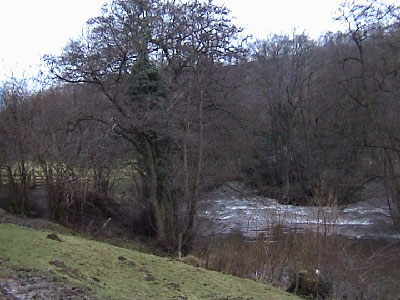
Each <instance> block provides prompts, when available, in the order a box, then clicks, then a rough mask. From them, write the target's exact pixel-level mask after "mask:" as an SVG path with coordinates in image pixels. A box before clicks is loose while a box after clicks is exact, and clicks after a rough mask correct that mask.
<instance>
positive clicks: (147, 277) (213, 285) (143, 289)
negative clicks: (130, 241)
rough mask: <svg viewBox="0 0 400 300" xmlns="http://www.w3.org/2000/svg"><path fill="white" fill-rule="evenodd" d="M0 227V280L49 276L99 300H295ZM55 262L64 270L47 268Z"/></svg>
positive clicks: (253, 285)
mask: <svg viewBox="0 0 400 300" xmlns="http://www.w3.org/2000/svg"><path fill="white" fill-rule="evenodd" d="M48 234H49V232H46V231H39V230H33V229H28V228H23V227H19V226H16V225H11V224H0V262H1V263H0V276H3V277H5V276H7V273H8V272H11V271H12V270H13V268H14V267H16V266H18V267H19V266H24V267H27V268H31V269H33V270H35V271H39V272H43V271H44V272H53V273H54V274H56V278H57V279H58V280H60V281H67V282H69V283H70V284H74V285H80V286H84V287H86V288H90V290H91V291H92V292H93V293H94V294H95V295H96V296H97V297H98V298H99V299H121V300H122V299H271V300H275V299H282V300H283V299H298V298H296V297H294V296H292V295H289V294H287V293H285V292H282V291H280V290H277V289H275V288H273V287H271V286H268V285H264V284H262V283H258V282H255V281H251V280H246V279H240V278H237V277H233V276H228V275H223V274H220V273H217V272H212V271H208V270H205V269H202V268H195V267H192V266H189V265H186V264H184V263H181V262H177V261H174V260H171V259H168V258H161V257H158V256H154V255H149V254H144V253H140V252H137V251H132V250H128V249H123V248H119V247H115V246H112V245H109V244H104V243H100V242H96V241H91V240H87V239H84V238H81V237H77V236H70V235H62V234H58V236H59V237H60V238H61V239H62V242H57V241H54V240H51V239H48V238H47V235H48ZM56 260H57V261H60V262H62V263H63V265H64V266H65V267H61V268H60V267H57V266H55V265H53V264H49V262H50V261H56Z"/></svg>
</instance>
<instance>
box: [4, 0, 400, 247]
mask: <svg viewBox="0 0 400 300" xmlns="http://www.w3.org/2000/svg"><path fill="white" fill-rule="evenodd" d="M337 21H338V22H342V23H344V24H346V28H347V30H346V31H345V32H328V33H325V34H324V35H322V36H321V37H320V38H319V39H318V40H313V39H311V38H309V37H308V36H307V34H306V33H297V32H293V34H292V35H290V36H289V35H273V36H268V37H266V38H265V39H264V40H257V41H254V39H252V38H251V37H248V36H245V35H244V34H243V30H242V29H241V28H239V27H237V26H236V25H235V24H234V22H233V21H232V17H231V15H230V12H229V11H228V10H227V9H226V8H225V7H221V6H218V5H216V4H214V3H213V2H212V1H208V2H201V1H187V2H185V3H181V2H180V1H156V0H146V1H142V0H129V1H126V0H114V1H112V3H110V4H108V5H105V6H104V7H103V10H102V13H101V15H100V16H98V17H95V18H92V19H90V20H88V22H87V28H86V32H85V33H84V34H83V35H82V36H81V37H80V38H77V39H75V40H71V41H70V42H69V43H68V44H67V45H65V47H64V50H63V52H62V54H61V55H59V56H53V55H47V56H45V57H44V58H43V60H44V62H45V64H46V66H47V68H48V70H49V74H50V75H49V76H46V78H38V80H41V87H40V88H39V89H31V88H30V87H29V85H27V84H26V83H25V82H24V80H9V81H7V82H5V83H4V84H3V89H2V95H1V99H2V108H1V110H0V164H1V180H0V181H1V183H0V184H1V199H2V200H1V206H2V207H3V208H4V209H6V210H8V211H11V212H14V213H17V214H21V215H29V213H30V211H31V209H32V204H31V203H30V198H29V193H30V191H31V190H32V189H35V187H36V186H37V185H40V186H44V187H45V190H46V194H47V197H46V199H47V200H46V201H47V202H46V204H45V206H46V207H47V211H48V217H49V218H50V219H52V220H54V221H58V222H60V223H68V222H74V219H73V216H71V215H69V211H79V212H80V213H81V214H86V213H87V214H97V215H102V216H104V215H107V209H109V207H110V206H113V205H114V202H116V201H117V202H118V201H119V202H121V201H123V202H124V203H129V205H130V207H133V209H131V210H129V211H131V214H130V215H129V216H128V217H129V222H128V225H127V226H128V227H129V230H131V231H132V232H134V233H136V234H138V235H144V236H150V237H152V238H154V240H155V241H156V242H157V244H158V245H159V246H160V247H162V248H163V249H166V250H167V251H169V252H176V251H178V250H179V252H182V253H184V254H188V253H191V251H192V250H193V247H194V245H195V243H194V241H195V238H196V235H197V228H198V222H200V220H199V219H198V211H197V208H198V203H199V201H201V199H202V195H203V194H204V193H205V192H207V191H210V190H212V189H214V188H216V187H218V186H220V185H221V184H224V183H226V182H231V181H239V182H243V183H244V184H245V185H246V186H247V187H250V188H253V189H256V190H257V191H259V193H260V194H262V195H264V196H268V197H271V198H274V199H277V200H278V201H279V202H280V203H284V204H293V205H327V204H328V203H325V202H324V199H332V197H331V196H332V195H334V198H335V205H338V206H341V207H345V206H346V205H348V204H350V203H354V202H356V201H360V200H364V199H361V196H360V195H361V192H362V191H363V189H364V188H365V187H366V186H368V185H370V184H376V186H377V187H378V188H379V189H381V190H382V191H383V192H384V193H385V195H386V199H384V201H385V203H387V204H388V205H389V207H390V212H391V217H392V220H393V226H395V227H396V228H398V229H400V179H399V175H400V130H399V129H400V128H399V118H400V102H399V101H400V28H399V7H398V6H396V5H389V4H387V3H386V2H385V3H380V2H378V1H366V2H365V3H363V4H356V3H352V2H347V3H345V4H343V6H342V7H340V8H339V10H338V13H337ZM38 174H39V175H38ZM35 176H36V177H37V176H39V177H40V180H41V182H40V184H39V183H38V181H37V178H36V177H35ZM35 178H36V179H35ZM316 194H318V195H320V196H321V195H322V196H321V197H319V198H318V199H320V201H322V202H320V203H315V202H313V199H314V200H315V197H313V196H314V195H316ZM329 195H331V196H329ZM99 203H103V204H99ZM105 203H106V204H105ZM96 205H97V207H96ZM106 206H107V207H106ZM125 213H126V212H125ZM107 216H108V215H107ZM113 217H114V216H113ZM121 218H122V214H121Z"/></svg>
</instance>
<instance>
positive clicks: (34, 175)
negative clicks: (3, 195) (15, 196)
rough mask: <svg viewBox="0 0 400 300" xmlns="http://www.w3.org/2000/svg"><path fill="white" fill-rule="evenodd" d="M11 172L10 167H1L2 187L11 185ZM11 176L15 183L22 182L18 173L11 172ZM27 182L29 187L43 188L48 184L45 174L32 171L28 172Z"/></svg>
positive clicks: (0, 182)
mask: <svg viewBox="0 0 400 300" xmlns="http://www.w3.org/2000/svg"><path fill="white" fill-rule="evenodd" d="M9 172H10V170H9V169H8V167H0V187H4V186H8V185H9V184H10V183H11V182H10V176H9ZM11 174H12V178H13V180H14V182H16V183H20V182H21V177H20V174H19V173H18V172H15V171H13V170H11ZM26 182H27V184H28V186H29V187H33V186H41V185H45V184H46V177H45V176H44V173H43V172H40V171H36V170H34V169H31V170H29V171H28V172H27V177H26Z"/></svg>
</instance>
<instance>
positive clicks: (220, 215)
mask: <svg viewBox="0 0 400 300" xmlns="http://www.w3.org/2000/svg"><path fill="white" fill-rule="evenodd" d="M246 194H247V196H242V195H241V193H239V192H235V191H233V190H232V189H231V188H230V187H229V186H225V188H224V187H222V188H219V189H217V190H216V191H214V192H211V193H209V194H208V195H207V198H206V199H205V200H203V201H202V202H201V203H200V207H199V216H200V217H201V218H204V219H207V220H210V223H211V222H212V224H213V225H212V226H209V227H208V228H207V229H206V230H207V231H208V233H228V232H230V231H232V230H240V231H241V232H242V233H243V234H245V235H246V236H248V237H255V236H258V235H259V234H268V232H269V231H270V230H272V228H273V227H274V226H275V225H276V224H279V225H282V226H283V227H284V229H285V230H286V231H290V230H295V231H296V232H302V231H304V230H305V229H311V230H313V231H317V232H320V233H326V234H339V235H343V236H347V237H352V238H385V239H399V238H400V235H399V234H398V233H397V232H396V231H395V230H394V225H393V221H392V219H391V217H390V210H389V208H388V206H387V204H386V203H385V201H378V200H376V199H375V200H370V201H362V202H358V203H355V204H351V205H348V206H347V207H346V208H342V209H340V208H333V207H314V206H293V205H282V204H280V203H278V202H277V201H276V200H274V199H269V198H265V197H261V196H254V195H255V194H256V193H255V192H254V193H246ZM252 195H253V196H252Z"/></svg>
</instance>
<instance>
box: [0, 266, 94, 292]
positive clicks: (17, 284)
mask: <svg viewBox="0 0 400 300" xmlns="http://www.w3.org/2000/svg"><path fill="white" fill-rule="evenodd" d="M12 273H13V274H12V275H10V276H9V277H8V278H0V300H33V299H46V300H67V299H68V300H96V299H97V298H95V297H94V296H92V295H91V293H90V291H89V290H87V289H84V288H82V287H76V286H69V285H66V284H63V283H60V282H57V281H56V280H55V278H54V277H52V276H51V274H50V275H48V274H43V273H40V272H34V271H32V270H30V269H26V268H22V267H21V268H16V269H15V270H14V271H13V272H12Z"/></svg>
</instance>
